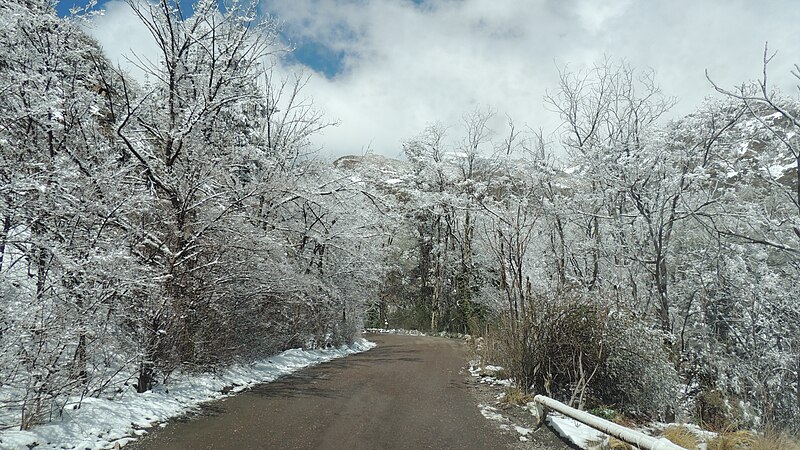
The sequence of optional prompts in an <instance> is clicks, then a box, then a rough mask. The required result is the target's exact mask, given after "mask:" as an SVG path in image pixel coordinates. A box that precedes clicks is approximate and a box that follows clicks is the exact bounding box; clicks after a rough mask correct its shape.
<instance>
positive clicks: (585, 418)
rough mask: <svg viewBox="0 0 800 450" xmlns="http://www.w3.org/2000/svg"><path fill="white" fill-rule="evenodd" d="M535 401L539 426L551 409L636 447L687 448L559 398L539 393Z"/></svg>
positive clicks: (653, 449) (645, 448)
mask: <svg viewBox="0 0 800 450" xmlns="http://www.w3.org/2000/svg"><path fill="white" fill-rule="evenodd" d="M533 401H534V402H535V403H536V408H537V410H538V411H537V412H538V415H539V419H538V420H539V423H538V424H537V426H539V425H541V424H543V423H544V420H545V417H546V416H547V413H548V412H549V411H550V410H553V411H557V412H560V413H561V414H563V415H565V416H567V417H571V418H572V419H575V420H577V421H578V422H580V423H582V424H584V425H587V426H590V427H592V428H594V429H595V430H599V431H602V432H603V433H606V434H608V435H610V436H614V437H615V438H617V439H619V440H620V441H622V442H626V443H628V444H631V445H635V446H636V447H638V448H640V449H644V450H686V449H685V448H683V447H681V446H679V445H676V444H674V443H673V442H672V441H670V440H668V439H666V438H654V437H652V436H648V435H646V434H644V433H642V432H639V431H635V430H631V429H630V428H625V427H623V426H622V425H618V424H616V423H614V422H609V421H608V420H605V419H601V418H600V417H597V416H595V415H593V414H589V413H587V412H586V411H580V410H577V409H575V408H572V407H569V406H567V405H565V404H563V403H561V402H559V401H557V400H553V399H552V398H550V397H546V396H544V395H537V396H536V397H534V398H533Z"/></svg>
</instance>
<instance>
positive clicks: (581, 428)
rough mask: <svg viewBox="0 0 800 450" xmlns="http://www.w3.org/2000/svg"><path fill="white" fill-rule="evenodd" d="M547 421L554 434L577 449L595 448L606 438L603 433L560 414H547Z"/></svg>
mask: <svg viewBox="0 0 800 450" xmlns="http://www.w3.org/2000/svg"><path fill="white" fill-rule="evenodd" d="M547 421H548V423H549V424H550V426H551V427H553V430H555V431H556V433H558V434H559V435H561V437H563V438H564V439H566V440H568V441H570V442H572V443H573V444H575V446H576V447H579V448H583V449H592V448H596V447H597V446H598V445H599V444H600V443H602V442H604V441H605V440H606V439H607V438H608V436H607V435H606V434H605V433H602V432H600V431H597V430H595V429H594V428H592V427H590V426H588V425H584V424H582V423H580V422H578V421H577V420H574V419H570V418H569V417H564V416H562V415H560V414H555V413H550V414H548V415H547Z"/></svg>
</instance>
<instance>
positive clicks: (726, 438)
mask: <svg viewBox="0 0 800 450" xmlns="http://www.w3.org/2000/svg"><path fill="white" fill-rule="evenodd" d="M755 438H756V435H755V434H754V433H752V432H750V431H732V432H729V433H720V434H718V435H717V436H716V437H714V438H713V439H711V440H710V441H708V446H707V447H706V448H707V449H708V450H750V449H752V446H753V443H754V442H755Z"/></svg>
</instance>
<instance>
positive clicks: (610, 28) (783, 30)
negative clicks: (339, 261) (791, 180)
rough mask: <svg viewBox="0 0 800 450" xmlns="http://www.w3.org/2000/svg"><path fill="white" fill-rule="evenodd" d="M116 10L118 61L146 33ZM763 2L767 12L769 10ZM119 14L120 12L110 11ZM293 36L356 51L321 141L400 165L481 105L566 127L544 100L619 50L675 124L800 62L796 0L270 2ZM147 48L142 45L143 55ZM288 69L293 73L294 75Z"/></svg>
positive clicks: (101, 23)
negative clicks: (415, 143)
mask: <svg viewBox="0 0 800 450" xmlns="http://www.w3.org/2000/svg"><path fill="white" fill-rule="evenodd" d="M118 3H119V2H118V1H115V2H111V3H109V6H108V12H107V13H106V15H105V16H104V17H103V18H100V19H98V21H97V25H96V29H95V32H93V34H95V36H96V37H98V39H99V40H100V41H101V43H102V44H103V45H104V46H105V47H106V49H107V50H108V51H109V52H110V53H114V54H118V53H117V52H121V51H123V50H125V49H126V48H128V47H133V44H134V43H135V42H137V41H138V39H140V38H139V36H141V33H140V31H141V30H138V31H137V29H136V28H135V27H132V26H131V25H130V24H129V23H128V21H129V20H130V17H127V18H126V16H124V15H122V14H120V13H119V12H118V11H117V9H116V6H117V4H118ZM762 3H763V4H762ZM112 5H113V6H114V8H112V7H111V6H112ZM263 5H264V7H265V8H266V7H268V8H269V10H270V11H271V12H274V13H275V14H277V15H278V17H279V18H280V19H281V20H283V21H284V23H285V29H286V31H287V33H288V34H290V35H293V36H296V37H297V38H298V39H300V38H302V39H310V40H314V41H318V42H321V43H323V44H325V45H327V46H329V47H330V48H332V49H334V50H343V51H345V52H346V57H345V60H344V70H343V72H342V73H340V74H338V75H337V76H335V77H333V78H332V79H327V78H325V77H324V76H323V75H317V76H315V77H313V78H312V80H311V82H310V83H309V86H308V92H307V93H309V94H311V95H312V96H313V97H314V99H315V103H316V104H317V105H318V106H319V107H320V108H322V109H323V110H324V111H325V113H326V116H327V117H328V118H330V119H333V120H338V121H340V123H341V125H340V126H339V127H337V128H335V129H329V130H327V132H326V133H324V134H323V135H321V136H320V137H319V138H318V143H319V144H321V145H324V146H325V147H326V149H327V151H328V152H330V153H333V154H345V153H357V152H360V151H361V150H362V149H363V148H365V147H367V146H370V145H371V147H372V148H373V149H374V150H375V151H376V152H379V153H383V154H386V155H389V156H397V155H399V153H400V151H401V145H400V143H401V141H402V140H403V139H406V138H409V137H412V136H414V135H415V134H417V133H419V132H420V131H421V130H422V128H423V127H424V126H425V125H426V124H427V123H430V122H434V121H442V122H444V123H448V124H458V123H459V121H460V120H461V117H462V116H463V115H464V113H466V112H469V111H470V110H472V109H474V108H475V107H476V106H491V107H493V108H494V109H495V110H497V111H498V112H499V113H501V114H505V113H507V114H509V115H511V116H512V117H514V118H515V120H516V121H517V122H518V123H519V124H523V123H525V124H528V125H530V126H532V127H535V128H539V127H542V128H544V129H545V130H550V129H552V128H554V127H555V125H556V124H557V122H558V118H557V117H555V116H554V114H553V113H550V112H548V111H546V110H545V108H544V106H543V101H542V97H543V95H544V93H545V90H546V89H552V88H554V87H555V86H556V76H557V71H556V67H557V66H560V65H563V64H565V63H570V65H571V67H579V66H580V65H585V64H591V63H592V62H596V61H599V60H600V59H602V58H603V57H604V55H607V56H609V57H611V58H624V59H626V60H627V61H628V62H629V63H630V64H631V65H633V66H635V67H652V68H654V69H655V70H656V72H657V80H658V82H659V83H660V85H661V86H662V88H663V90H664V91H665V93H667V94H669V95H675V96H678V97H679V99H680V103H679V105H678V107H677V108H676V109H675V110H674V114H675V115H681V114H685V113H688V112H690V111H691V110H692V109H693V108H695V107H696V106H697V105H698V104H699V103H700V101H701V100H702V98H703V97H704V96H707V95H711V94H712V93H713V92H712V89H711V87H710V86H709V84H708V82H707V81H706V80H705V76H704V70H705V69H709V71H710V73H711V74H712V76H713V77H714V78H715V80H718V81H719V82H720V83H721V84H723V85H728V86H732V85H735V84H738V83H741V82H743V81H746V80H748V79H752V78H755V77H757V76H758V74H759V69H760V58H761V52H762V51H763V45H764V42H765V41H767V40H768V41H769V42H770V47H771V48H773V49H776V50H780V53H779V57H778V58H776V60H775V63H774V66H772V67H771V70H772V73H773V79H774V80H775V82H780V83H782V84H783V86H782V87H783V88H785V89H789V88H791V86H792V85H791V83H790V82H791V79H790V77H789V68H790V67H791V64H792V63H794V62H800V56H798V55H800V42H798V41H797V40H796V39H795V36H794V34H795V33H794V30H795V29H796V24H797V23H800V20H799V19H800V8H796V7H795V5H794V4H793V2H791V1H790V0H784V1H773V2H749V1H747V0H709V1H703V2H697V1H693V0H675V1H672V2H651V1H644V0H603V1H595V0H529V1H522V0H518V1H512V0H495V1H491V0H426V1H425V2H424V3H423V4H422V5H416V4H414V3H413V2H411V1H410V0H406V1H401V0H270V1H269V2H264V3H263ZM133 48H135V49H139V50H138V51H141V52H146V50H145V49H144V48H143V47H142V48H139V47H133ZM288 69H290V68H283V70H288Z"/></svg>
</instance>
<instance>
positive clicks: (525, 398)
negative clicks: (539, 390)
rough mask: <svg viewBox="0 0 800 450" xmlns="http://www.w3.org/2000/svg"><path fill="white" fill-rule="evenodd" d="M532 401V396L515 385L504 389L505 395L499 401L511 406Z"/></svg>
mask: <svg viewBox="0 0 800 450" xmlns="http://www.w3.org/2000/svg"><path fill="white" fill-rule="evenodd" d="M532 401H533V396H531V395H529V394H526V393H524V392H523V391H522V389H520V388H517V387H510V388H507V389H506V393H505V395H503V398H502V399H501V400H500V403H501V404H503V405H507V406H511V405H515V406H523V405H527V404H528V402H532Z"/></svg>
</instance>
